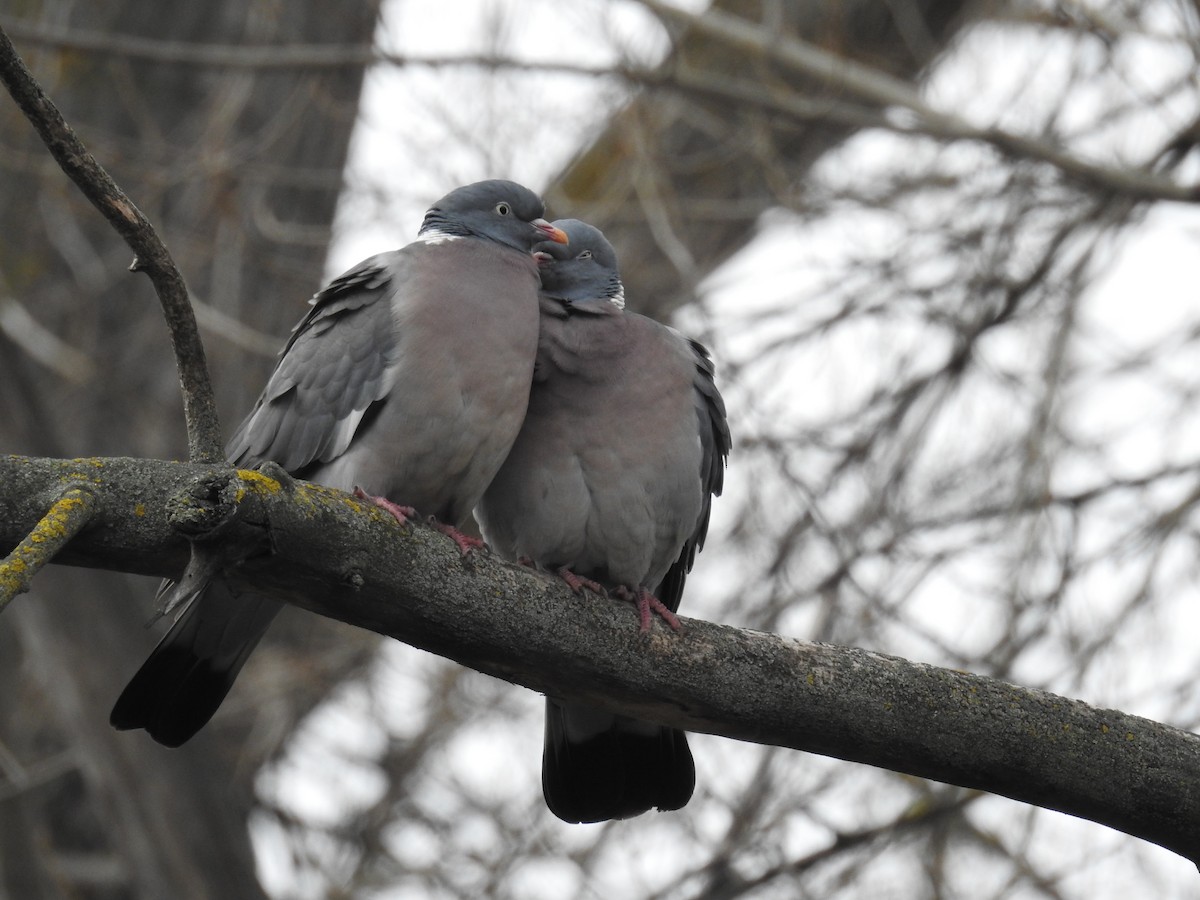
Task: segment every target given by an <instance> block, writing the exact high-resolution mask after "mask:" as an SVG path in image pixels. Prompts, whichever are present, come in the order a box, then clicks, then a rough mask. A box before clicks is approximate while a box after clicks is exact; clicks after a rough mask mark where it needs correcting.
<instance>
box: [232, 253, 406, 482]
mask: <svg viewBox="0 0 1200 900" xmlns="http://www.w3.org/2000/svg"><path fill="white" fill-rule="evenodd" d="M402 253H403V251H397V252H394V253H387V254H381V255H379V256H373V257H371V258H370V259H368V260H365V261H364V262H362V263H359V264H358V265H357V266H355V267H354V268H353V269H351V270H350V271H348V272H346V273H345V274H344V275H341V276H339V277H338V278H336V279H334V280H333V281H332V282H330V284H329V285H328V286H327V287H326V288H325V289H324V290H322V291H321V292H320V293H318V294H317V295H316V296H315V297H314V298H313V300H312V303H313V307H312V309H311V310H309V312H308V315H306V316H305V317H304V319H302V320H301V322H300V324H299V325H297V326H296V328H295V329H294V330H293V331H292V335H291V338H290V339H289V340H288V343H287V346H286V347H284V349H283V352H282V353H281V354H280V356H279V361H278V363H276V365H275V371H274V372H273V373H272V374H271V377H270V379H269V380H268V381H267V386H266V387H265V388H264V389H263V392H262V396H261V397H259V398H258V402H257V403H256V404H255V405H254V409H253V410H251V412H250V415H248V416H247V417H246V419H245V421H244V422H242V424H241V425H240V426H239V427H238V430H237V432H236V433H235V434H234V436H233V438H232V439H231V440H230V441H229V444H228V445H227V447H226V455H227V456H228V458H229V459H230V460H231V461H232V462H233V463H234V464H235V465H253V464H256V463H259V462H262V461H264V460H272V461H274V462H277V463H279V465H281V466H283V468H284V469H286V470H288V471H289V472H292V473H296V474H304V473H305V472H306V470H308V469H309V468H310V467H312V466H314V464H319V463H322V462H329V461H330V460H332V459H335V458H337V457H338V456H340V455H341V454H342V453H344V452H345V451H346V448H347V447H348V446H349V445H350V441H351V439H352V438H353V437H354V434H355V432H356V431H357V430H358V428H359V426H360V425H361V424H362V422H363V419H364V418H365V417H367V416H368V415H370V414H372V412H373V410H372V407H378V405H379V403H380V401H382V400H383V399H384V398H386V396H387V394H388V392H389V390H390V389H391V386H392V384H391V382H392V378H393V374H392V362H393V356H394V354H395V346H396V332H395V319H394V315H393V311H392V302H393V300H394V298H395V296H396V293H397V291H398V290H399V284H398V283H399V282H400V281H402V280H403V272H402V267H401V265H402V262H403V257H402ZM376 411H377V410H376Z"/></svg>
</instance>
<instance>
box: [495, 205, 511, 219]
mask: <svg viewBox="0 0 1200 900" xmlns="http://www.w3.org/2000/svg"><path fill="white" fill-rule="evenodd" d="M496 212H497V213H499V214H500V215H502V216H507V215H508V214H509V213H511V212H512V208H511V207H510V206H509V205H508V204H507V203H497V204H496Z"/></svg>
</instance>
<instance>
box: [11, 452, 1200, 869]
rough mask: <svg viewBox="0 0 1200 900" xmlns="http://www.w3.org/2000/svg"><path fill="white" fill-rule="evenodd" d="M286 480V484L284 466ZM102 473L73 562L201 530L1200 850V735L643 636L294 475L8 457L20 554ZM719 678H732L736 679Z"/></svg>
mask: <svg viewBox="0 0 1200 900" xmlns="http://www.w3.org/2000/svg"><path fill="white" fill-rule="evenodd" d="M275 475H279V476H280V477H274V476H275ZM81 480H82V481H85V482H86V483H87V485H88V488H89V490H90V491H91V492H92V493H93V494H94V495H95V497H96V500H97V513H96V517H95V519H94V520H93V524H92V525H91V526H90V527H89V528H87V529H86V530H85V531H83V532H82V533H81V534H80V535H79V536H78V537H77V538H76V539H75V540H74V541H72V542H71V544H69V545H68V546H67V547H66V548H65V549H64V550H63V552H62V553H61V554H60V556H59V557H58V559H57V561H58V562H61V563H65V564H69V565H84V566H94V567H101V568H107V569H118V570H121V571H127V572H139V573H143V574H148V575H158V576H168V575H170V576H174V575H178V574H179V572H180V571H181V570H182V568H183V566H184V563H185V562H186V560H187V556H188V547H187V539H185V537H184V536H183V533H182V532H183V531H186V532H187V533H188V535H189V537H191V538H193V539H208V540H213V541H219V542H223V543H224V544H225V545H227V546H230V547H236V548H239V549H238V550H237V551H236V553H237V555H238V556H239V557H245V555H246V554H245V548H246V547H247V546H248V545H251V544H253V545H255V546H260V547H263V548H267V547H269V548H270V551H269V552H266V551H264V552H263V553H261V555H258V556H251V557H250V558H247V559H245V562H244V563H242V564H241V565H240V566H239V567H238V568H236V569H234V570H231V571H230V572H229V573H228V574H229V577H231V578H233V579H234V581H235V582H241V583H244V584H250V583H253V585H254V587H255V590H256V591H259V592H266V593H270V594H271V595H273V596H276V597H279V598H280V599H282V600H286V601H288V602H290V603H294V604H296V605H298V606H301V607H304V608H306V609H309V610H311V611H313V612H316V613H318V614H320V615H323V616H328V617H331V618H336V619H340V620H341V621H344V622H348V623H350V624H353V625H357V626H360V627H363V628H368V629H370V630H372V631H375V632H378V633H379V634H383V635H388V636H390V637H394V638H397V639H398V640H402V641H404V642H406V643H409V644H412V645H413V646H416V647H420V648H423V649H425V650H428V651H431V652H433V653H437V654H439V655H442V656H446V657H448V658H450V659H454V660H456V661H458V662H460V663H462V664H464V665H467V666H470V667H471V668H474V669H477V670H479V671H481V672H485V673H487V674H490V675H493V676H495V677H497V678H502V679H504V680H506V681H509V682H512V683H513V684H519V685H522V686H524V687H527V688H530V689H532V690H536V691H541V692H547V691H549V692H552V693H554V694H555V695H558V696H563V697H566V698H569V699H575V700H582V701H586V702H588V703H592V704H595V705H597V706H602V707H605V708H608V709H611V710H615V711H621V712H625V713H628V714H631V715H634V716H637V717H638V718H644V719H649V720H654V721H659V722H663V723H666V724H670V725H675V726H678V727H680V728H685V729H687V730H690V731H703V732H708V733H711V734H718V735H723V736H725V737H729V738H734V739H737V740H744V741H753V742H756V743H761V744H771V745H776V746H781V747H791V748H794V749H797V750H805V751H808V752H812V753H820V754H823V755H827V756H834V757H838V758H840V759H845V760H851V761H854V762H861V763H866V764H868V765H874V766H880V767H884V768H888V769H893V770H896V771H900V772H906V773H908V774H911V775H916V776H920V777H924V778H932V779H935V780H938V781H944V782H948V783H951V784H957V785H961V786H964V787H968V788H975V789H978V790H984V791H989V792H992V793H997V794H1002V795H1004V796H1007V797H1011V798H1013V799H1015V800H1020V801H1023V802H1026V803H1032V804H1036V805H1038V806H1043V807H1046V808H1049V809H1056V810H1059V811H1062V812H1065V813H1069V814H1071V815H1075V816H1080V817H1082V818H1086V819H1091V820H1092V821H1095V822H1099V823H1101V824H1104V825H1107V826H1109V827H1112V828H1115V829H1118V830H1120V831H1123V832H1126V833H1127V834H1131V835H1134V836H1136V837H1140V838H1143V839H1145V840H1147V841H1151V842H1153V843H1156V844H1159V845H1160V846H1163V847H1165V848H1167V849H1169V850H1172V851H1174V852H1175V853H1178V854H1180V855H1182V856H1184V857H1187V858H1188V859H1190V860H1192V861H1193V862H1197V861H1200V792H1197V791H1195V790H1194V785H1195V784H1197V783H1200V737H1197V736H1195V735H1192V734H1189V733H1187V732H1184V731H1181V730H1179V729H1176V728H1172V727H1169V726H1167V725H1162V724H1159V723H1157V722H1152V721H1149V720H1147V719H1142V718H1139V717H1137V716H1131V715H1128V714H1126V713H1123V712H1120V711H1117V710H1104V709H1096V708H1093V707H1091V706H1088V705H1087V704H1084V703H1082V702H1080V701H1078V700H1071V699H1068V698H1065V697H1059V696H1056V695H1053V694H1049V693H1046V692H1043V691H1037V690H1032V689H1029V688H1024V687H1020V686H1017V685H1013V684H1006V683H1004V682H999V681H995V680H992V679H988V678H984V677H981V676H978V675H972V674H969V673H965V672H957V671H952V670H948V669H942V668H938V667H936V666H929V665H923V664H920V663H913V662H908V661H906V660H903V659H898V658H895V657H890V656H885V655H883V654H879V653H873V652H870V651H867V650H858V649H850V648H842V647H833V646H829V645H824V644H813V643H805V642H802V641H796V640H792V639H789V638H784V637H780V636H777V635H771V634H764V633H761V632H754V631H749V630H745V629H737V628H731V627H727V626H722V625H716V624H713V623H709V622H703V621H699V620H694V619H685V620H684V628H685V631H684V633H683V635H682V636H680V635H675V634H672V633H670V632H669V631H668V630H667V629H665V628H664V627H661V626H656V627H655V628H654V629H653V630H652V632H651V633H650V634H648V635H646V636H639V635H638V633H637V629H636V627H635V622H634V617H633V614H632V612H631V611H630V610H629V609H628V608H627V607H626V606H625V605H623V604H620V603H618V602H616V601H604V600H600V599H589V600H588V601H583V600H580V599H579V598H578V597H576V596H574V595H573V594H571V593H570V591H569V589H568V588H566V587H565V586H564V585H562V584H561V583H559V582H558V581H556V580H554V579H550V578H545V577H542V576H539V575H536V574H534V573H531V572H529V571H528V570H526V569H523V568H521V567H519V566H515V565H510V564H508V563H505V562H503V561H501V560H499V559H498V558H496V557H493V556H491V555H490V554H487V553H481V554H475V555H473V556H471V557H469V558H467V559H465V560H464V559H462V558H461V557H460V555H459V553H458V551H457V549H456V548H454V546H453V545H452V544H451V543H450V542H448V541H446V540H445V539H444V538H443V537H441V536H440V535H438V534H436V533H435V532H433V531H432V530H430V529H427V528H424V527H411V526H410V527H407V528H399V527H398V526H396V525H395V523H394V522H393V521H392V519H391V518H390V517H388V516H386V515H385V514H384V513H382V512H380V511H379V510H376V509H374V508H372V507H367V506H364V505H362V504H360V503H358V502H357V501H355V500H354V499H353V498H351V497H350V496H349V495H347V494H344V493H341V492H339V491H333V490H329V489H326V488H321V487H317V486H314V485H310V484H307V483H304V482H294V481H291V480H289V479H287V478H286V477H283V476H282V474H281V473H277V472H267V473H263V472H247V471H240V472H232V471H230V470H228V469H221V468H218V467H212V466H200V465H195V464H187V463H172V462H163V461H158V460H137V459H91V460H52V459H33V458H28V457H16V456H9V457H4V458H0V485H3V488H2V489H0V550H3V549H4V548H6V547H9V546H11V545H12V544H14V543H15V542H16V541H18V540H20V539H21V538H22V537H23V536H24V535H25V534H26V533H28V532H29V530H31V529H32V527H33V526H34V524H36V522H37V521H38V520H39V519H40V518H41V511H42V510H44V509H45V508H46V507H47V506H48V499H49V498H52V497H55V496H57V495H58V492H59V491H61V489H62V485H63V483H64V482H72V481H81ZM716 673H719V677H717V676H716Z"/></svg>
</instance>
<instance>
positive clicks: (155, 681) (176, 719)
mask: <svg viewBox="0 0 1200 900" xmlns="http://www.w3.org/2000/svg"><path fill="white" fill-rule="evenodd" d="M280 608H281V604H280V603H278V602H277V601H275V600H270V599H268V598H266V597H258V596H254V595H242V596H238V595H235V594H234V593H233V592H232V591H231V590H230V589H229V586H228V585H227V584H226V583H225V581H224V580H223V579H219V578H217V579H214V580H213V581H211V582H210V583H209V584H207V585H206V586H205V587H204V588H203V590H202V591H200V592H199V594H198V595H197V596H196V598H195V599H194V600H193V601H192V602H191V603H190V604H189V605H188V607H187V608H186V609H185V610H184V611H183V614H182V615H181V616H180V617H179V618H178V619H177V620H176V622H175V624H174V625H173V626H172V627H171V630H170V631H168V632H167V633H166V634H165V635H164V636H163V639H162V640H161V641H159V643H158V646H157V647H155V648H154V651H153V652H152V653H151V654H150V657H149V658H148V659H147V660H146V661H145V662H144V663H143V664H142V667H141V668H140V669H138V671H137V674H136V675H134V676H133V679H132V680H131V681H130V682H129V684H128V685H126V686H125V690H124V691H122V692H121V696H120V697H118V698H117V702H116V705H115V706H113V711H112V715H110V716H109V722H110V723H112V726H113V727H114V728H118V729H121V730H125V729H129V728H145V729H146V731H147V732H148V733H149V734H150V737H152V738H154V740H156V741H158V742H159V743H160V744H164V745H166V746H167V747H178V746H179V745H180V744H182V743H184V742H185V741H187V740H188V739H189V738H191V737H192V735H194V734H195V733H196V732H197V731H199V730H200V729H201V728H203V727H204V725H205V724H206V723H207V722H208V720H209V719H211V718H212V716H213V713H215V712H216V711H217V707H219V706H220V705H221V701H222V700H224V699H225V695H226V694H228V693H229V689H230V688H231V687H233V682H234V679H236V678H237V675H238V672H240V671H241V668H242V665H243V664H244V663H245V662H246V658H247V657H248V656H249V655H250V651H252V650H253V649H254V648H255V646H256V645H257V644H258V642H259V640H260V639H261V638H262V636H263V635H264V634H265V633H266V631H267V628H268V626H269V625H270V624H271V620H272V619H274V618H275V615H276V613H278V612H279V610H280Z"/></svg>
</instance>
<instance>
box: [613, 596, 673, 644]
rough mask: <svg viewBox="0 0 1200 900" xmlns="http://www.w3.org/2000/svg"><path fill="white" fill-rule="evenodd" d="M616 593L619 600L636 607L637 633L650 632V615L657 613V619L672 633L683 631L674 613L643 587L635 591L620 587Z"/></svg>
mask: <svg viewBox="0 0 1200 900" xmlns="http://www.w3.org/2000/svg"><path fill="white" fill-rule="evenodd" d="M616 593H617V596H618V597H619V598H620V599H622V600H627V601H629V602H630V603H633V604H634V605H635V606H637V611H638V631H640V632H641V633H642V634H645V633H646V632H648V631H649V630H650V619H651V614H652V613H658V616H659V618H660V619H662V620H663V621H664V622H666V623H667V625H668V627H670V629H671V630H672V631H674V632H676V633H679V632H681V631H683V625H682V624H681V623H680V621H679V618H678V617H677V616H676V615H675V613H674V612H672V611H671V608H670V607H668V606H667V605H666V604H665V603H663V602H662V601H661V600H659V599H658V598H657V597H655V596H654V595H653V594H652V593H650V591H649V590H648V589H647V588H646V587H644V586H643V585H638V588H637V590H636V591H634V590H630V589H629V588H627V587H626V586H625V585H621V586H620V587H619V588H617V591H616Z"/></svg>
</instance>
